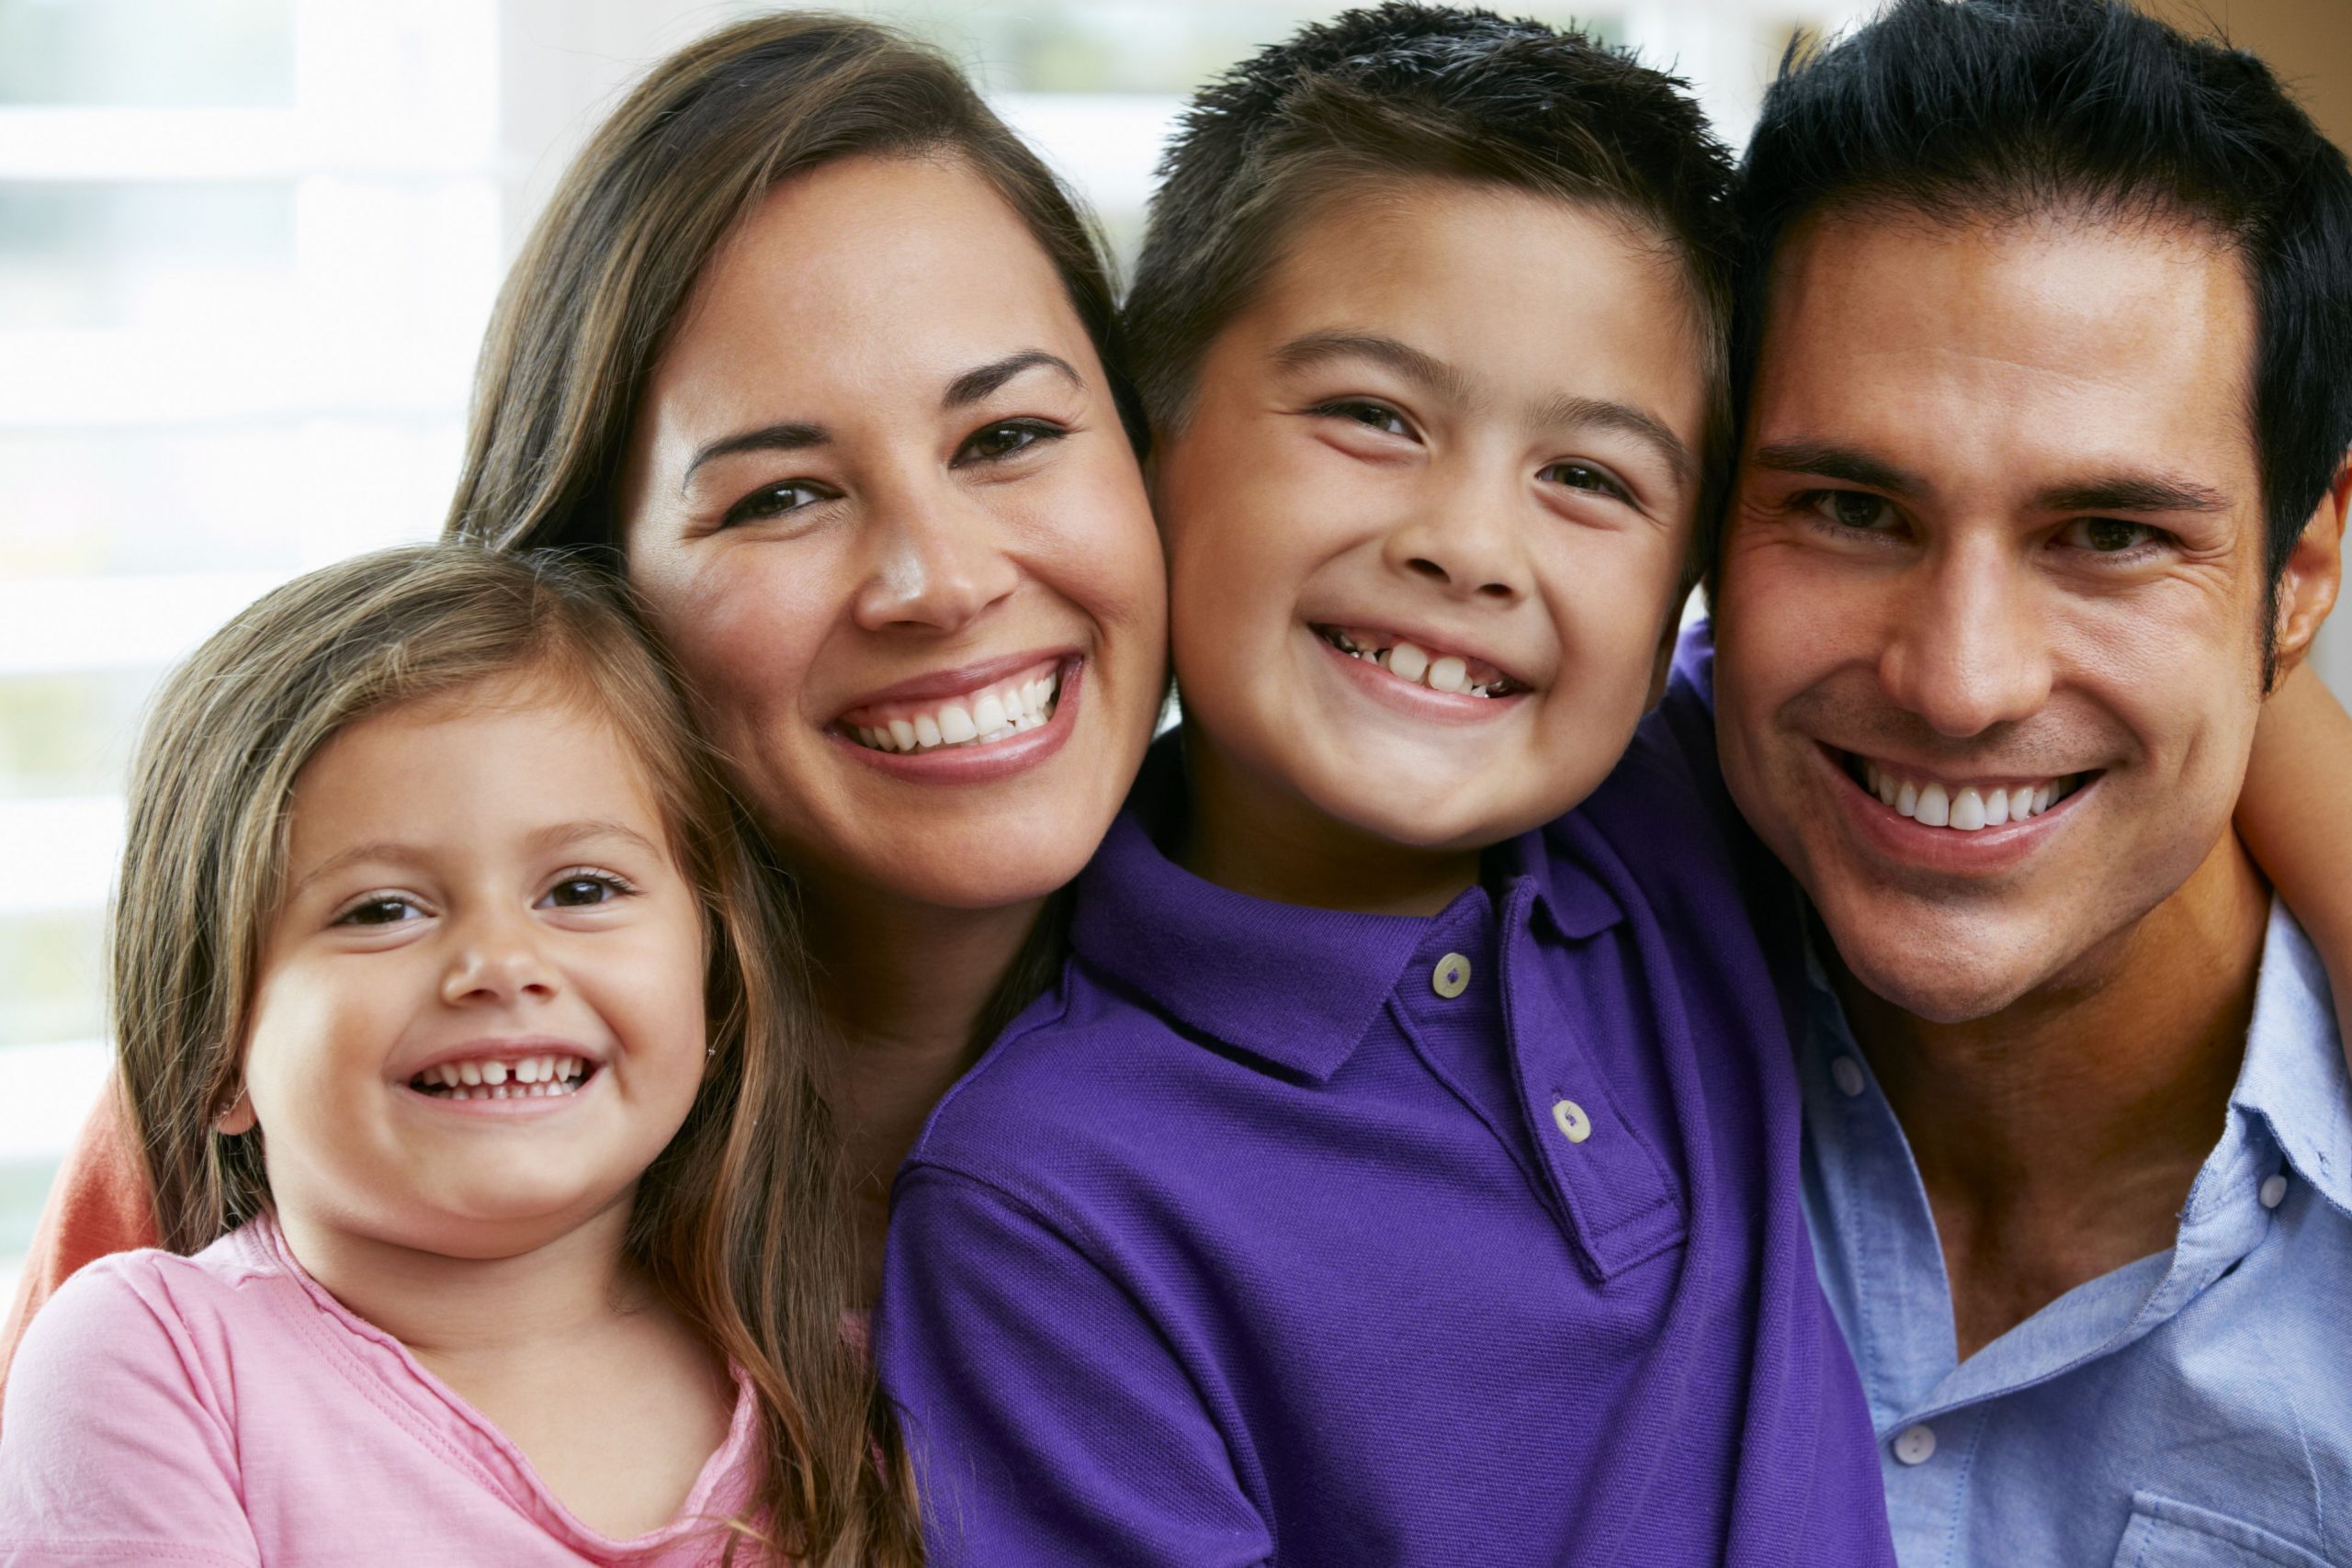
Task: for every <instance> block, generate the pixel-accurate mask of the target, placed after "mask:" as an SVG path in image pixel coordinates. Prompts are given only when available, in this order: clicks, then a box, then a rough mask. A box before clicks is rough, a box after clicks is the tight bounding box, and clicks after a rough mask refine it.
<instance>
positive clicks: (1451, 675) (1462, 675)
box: [1429, 653, 1470, 692]
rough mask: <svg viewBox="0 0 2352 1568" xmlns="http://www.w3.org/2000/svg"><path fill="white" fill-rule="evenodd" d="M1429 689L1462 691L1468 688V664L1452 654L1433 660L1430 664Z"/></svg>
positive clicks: (1435, 690) (1434, 690)
mask: <svg viewBox="0 0 2352 1568" xmlns="http://www.w3.org/2000/svg"><path fill="white" fill-rule="evenodd" d="M1429 682H1430V690H1431V691H1433V692H1464V691H1467V690H1469V688H1470V666H1469V665H1468V664H1466V663H1464V661H1463V660H1459V659H1456V658H1455V657H1454V656H1453V654H1450V653H1449V654H1447V655H1446V656H1445V657H1444V658H1442V659H1439V660H1432V661H1431V662H1430V674H1429Z"/></svg>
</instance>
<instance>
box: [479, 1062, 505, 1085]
mask: <svg viewBox="0 0 2352 1568" xmlns="http://www.w3.org/2000/svg"><path fill="white" fill-rule="evenodd" d="M481 1081H482V1082H484V1083H486V1084H503V1083H504V1082H505V1081H506V1064H505V1063H503V1062H484V1063H483V1064H482V1065H481Z"/></svg>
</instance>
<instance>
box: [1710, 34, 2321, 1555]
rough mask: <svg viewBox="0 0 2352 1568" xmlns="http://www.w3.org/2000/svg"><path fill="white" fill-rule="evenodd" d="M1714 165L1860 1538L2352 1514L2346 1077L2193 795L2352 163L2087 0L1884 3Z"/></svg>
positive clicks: (2158, 1551) (1811, 1191)
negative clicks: (1747, 258) (1862, 1450)
mask: <svg viewBox="0 0 2352 1568" xmlns="http://www.w3.org/2000/svg"><path fill="white" fill-rule="evenodd" d="M1744 180H1745V197H1744V199H1745V202H1746V206H1747V220H1748V222H1749V225H1750V243H1751V244H1752V246H1753V247H1754V250H1753V254H1752V257H1751V262H1750V266H1749V269H1748V270H1749V275H1750V276H1749V283H1750V288H1749V295H1748V300H1749V304H1750V305H1751V307H1752V308H1751V309H1750V310H1749V311H1748V325H1747V338H1746V340H1745V343H1744V344H1743V348H1744V352H1743V355H1742V358H1741V374H1742V376H1743V378H1744V383H1745V385H1746V388H1747V397H1748V403H1747V429H1746V434H1745V438H1744V443H1743V447H1742V457H1741V462H1740V467H1739V472H1738V476H1737V479H1736V485H1735V494H1734V497H1733V500H1732V503H1731V509H1730V515H1729V517H1728V520H1727V523H1726V528H1725V535H1724V545H1723V552H1722V556H1721V559H1720V564H1719V571H1718V575H1717V579H1716V582H1715V587H1716V593H1715V604H1716V624H1715V638H1716V649H1717V665H1716V675H1715V682H1716V684H1715V694H1716V703H1717V709H1716V716H1717V731H1718V739H1719V744H1720V747H1721V757H1722V762H1723V767H1724V776H1725V779H1726V782H1727V783H1728V784H1729V785H1730V787H1731V790H1732V793H1733V795H1734V797H1735V798H1736V802H1737V804H1738V805H1739V807H1740V808H1741V809H1742V811H1743V812H1744V814H1745V815H1746V816H1747V818H1748V820H1749V821H1750V823H1751V824H1752V825H1753V826H1754V827H1755V829H1757V831H1758V834H1759V835H1760V836H1761V837H1762V839H1763V840H1765V842H1766V843H1767V844H1768V845H1769V846H1770V849H1771V850H1772V851H1773V852H1775V853H1777V854H1778V856H1779V857H1780V859H1781V862H1782V863H1785V865H1786V866H1787V867H1788V868H1789V870H1790V871H1791V872H1792V873H1793V874H1794V875H1795V877H1796V879H1797V881H1798V882H1799V883H1800V884H1801V885H1802V886H1803V889H1804V896H1805V900H1804V902H1805V905H1806V907H1807V908H1809V911H1810V919H1811V920H1812V921H1813V922H1814V924H1813V925H1812V927H1811V931H1812V938H1811V966H1812V971H1813V986H1812V988H1811V996H1810V998H1809V1008H1810V1012H1809V1019H1808V1023H1807V1028H1806V1033H1807V1040H1806V1042H1805V1044H1804V1050H1803V1060H1802V1062H1801V1068H1802V1071H1803V1074H1804V1084H1805V1094H1806V1097H1807V1111H1806V1116H1807V1134H1808V1145H1807V1156H1806V1162H1807V1168H1806V1188H1807V1201H1808V1211H1809V1217H1810V1219H1811V1220H1812V1222H1813V1226H1814V1232H1815V1252H1816V1256H1817V1259H1818V1261H1819V1263H1820V1266H1821V1271H1822V1276H1823V1280H1824V1283H1825V1284H1826V1287H1827V1288H1828V1291H1829V1294H1830V1297H1831V1300H1832V1302H1833V1303H1834V1305H1835V1306H1836V1307H1837V1309H1838V1315H1839V1319H1840V1322H1841V1325H1842V1326H1843V1327H1844V1328H1845V1330H1846V1333H1847V1337H1848V1340H1849V1344H1850V1345H1851V1347H1852V1348H1853V1351H1854V1355H1855V1359H1856V1361H1857V1363H1858V1365H1859V1367H1860V1372H1861V1375H1862V1381H1863V1385H1864V1388H1865V1390H1866V1392H1867V1393H1868V1395H1869V1397H1870V1401H1871V1413H1872V1417H1873V1420H1874V1423H1875V1425H1876V1426H1877V1427H1878V1430H1879V1433H1880V1437H1881V1448H1882V1459H1883V1479H1884V1481H1885V1483H1886V1491H1887V1496H1888V1502H1889V1506H1890V1511H1891V1514H1892V1517H1893V1521H1894V1532H1895V1540H1896V1545H1897V1550H1898V1553H1899V1554H1900V1556H1901V1557H1902V1559H1903V1561H1904V1562H1905V1564H1906V1565H1908V1568H1920V1565H1924V1564H1928V1563H1939V1564H1940V1563H1963V1562H1965V1563H1984V1564H1996V1563H1997V1564H2015V1563H2052V1564H2055V1563H2068V1564H2091V1563H2102V1564H2103V1563H2107V1562H2117V1563H2131V1564H2149V1565H2154V1564H2158V1563H2184V1564H2185V1563H2192V1562H2193V1563H2199V1564H2213V1563H2225V1562H2226V1563H2240V1562H2243V1563H2257V1562H2259V1563H2286V1564H2312V1565H2316V1564H2321V1563H2344V1562H2352V1310H2347V1308H2346V1302H2347V1300H2352V1090H2347V1086H2346V1078H2345V1067H2344V1063H2343V1059H2342V1056H2341V1054H2340V1051H2339V1046H2338V1041H2337V1036H2336V1032H2335V1025H2334V1023H2333V1021H2332V1018H2331V1013H2330V1000H2329V994H2328V991H2327V988H2326V984H2325V980H2324V976H2323V974H2322V972H2321V969H2320V967H2319V964H2318V962H2317V960H2316V959H2315V958H2314V956H2313V953H2312V950H2311V949H2310V947H2309V945H2308V944H2307V943H2306V942H2305V940H2304V938H2303V936H2302V934H2301V931H2300V930H2299V929H2298V927H2297V926H2296V924H2295V922H2294V921H2293V920H2292V919H2290V918H2289V917H2288V916H2287V915H2286V914H2285V913H2284V912H2283V910H2282V909H2279V908H2274V905H2273V901H2272V898H2271V896H2270V893H2269V891H2268V889H2267V886H2265V885H2264V883H2263V881H2262V880H2261V878H2260V876H2259V875H2258V874H2257V873H2256V869H2255V867H2254V865H2253V863H2251V862H2250V861H2249V859H2248V858H2247V856H2246V854H2245V851H2244V850H2243V849H2242V848H2241V847H2240V845H2239V842H2238V840H2237V839H2236V837H2235V836H2234V835H2233V833H2232V831H2231V824H2230V818H2231V811H2232V807H2233V803H2234V802H2235V801H2236V799H2237V797H2238V794H2239V790H2240V786H2241V784H2242V783H2243V781H2244V779H2245V771H2246V765H2247V758H2248V755H2249V750H2250V748H2251V745H2252V740H2253V736H2254V731H2255V727H2256V720H2257V718H2258V717H2259V716H2261V714H2262V712H2263V710H2264V706H2265V703H2266V700H2267V698H2268V696H2269V694H2271V693H2272V692H2273V691H2274V690H2275V689H2276V687H2277V685H2278V682H2280V681H2281V680H2283V679H2284V678H2285V677H2286V675H2287V674H2288V672H2290V671H2293V670H2294V669H2295V667H2296V666H2297V664H2298V662H2299V661H2300V660H2301V659H2302V657H2303V655H2304V653H2305V651H2306V650H2307V649H2309V647H2310V644H2311V640H2312V635H2313V633H2314V632H2316V631H2317V629H2318V627H2319V625H2320V623H2321V621H2322V620H2323V619H2324V616H2325V615H2326V614H2327V611H2328V609H2329V608H2330V606H2331V605H2332V604H2333V602H2334V600H2335V592H2336V587H2337V581H2338V576H2339V571H2340V559H2339V551H2340V544H2341V537H2342V532H2343V525H2344V513H2345V506H2346V493H2347V490H2352V468H2347V467H2346V462H2345V456H2346V445H2347V442H2352V384H2347V383H2346V379H2345V377H2344V370H2345V367H2346V365H2347V364H2352V175H2347V173H2346V166H2345V162H2344V159H2343V157H2342V155H2341V154H2340V153H2338V152H2336V151H2335V149H2334V148H2333V147H2331V146H2329V145H2328V143H2327V142H2326V141H2324V139H2323V138H2322V137H2321V136H2320V135H2319V133H2318V132H2317V131H2316V130H2314V129H2313V128H2312V124H2311V122H2310V121H2309V119H2308V118H2306V117H2305V116H2304V115H2303V114H2302V113H2301V111H2300V110H2299V109H2297V108H2296V107H2294V105H2293V104H2292V103H2291V102H2290V100H2289V99H2288V98H2287V97H2286V96H2285V95H2284V94H2283V93H2282V92H2281V90H2280V89H2279V87H2278V84H2277V82H2276V81H2275V80H2274V79H2273V78H2272V77H2271V75H2270V73H2268V72H2267V70H2265V69H2264V68H2263V67H2262V66H2261V65H2260V64H2259V62H2256V61H2254V60H2253V59H2251V58H2250V57H2248V56H2245V55H2243V54H2237V53H2233V52H2231V51H2226V50H2224V49H2222V48H2221V47H2218V46H2215V45H2211V44H2208V43H2201V42H2191V41H2190V40H2188V39H2185V38H2183V37H2182V36H2180V35H2179V34H2177V33H2175V32H2172V31H2171V30H2169V29H2167V28H2164V27H2162V26H2161V25H2160V24H2158V23H2156V22H2154V21H2153V20H2151V19H2149V18H2147V17H2143V16H2141V15H2139V14H2137V13H2135V12H2132V11H2131V10H2128V9H2126V8H2124V7H2123V6H2120V5H2113V4H2108V3H2105V0H1959V3H1956V4H1955V3H1951V0H1897V3H1896V4H1895V5H1894V6H1893V7H1892V8H1891V9H1889V10H1888V11H1887V12H1886V13H1885V14H1883V16H1882V17H1880V18H1879V19H1878V20H1877V21H1876V22H1874V23H1873V24H1871V25H1870V26H1869V27H1867V28H1863V29H1861V30H1860V32H1859V33H1857V34H1855V35H1853V36H1852V37H1850V38H1849V39H1847V40H1845V41H1844V42H1842V43H1840V44H1838V46H1836V47H1834V48H1831V49H1829V50H1826V51H1824V52H1822V53H1821V54H1820V55H1818V56H1817V57H1816V58H1815V59H1813V60H1812V61H1811V62H1807V63H1805V64H1804V65H1802V66H1798V67H1795V68H1793V69H1792V70H1791V71H1789V72H1788V73H1784V76H1783V79H1782V80H1781V83H1780V84H1779V85H1777V86H1776V87H1775V88H1774V90H1773V92H1772V93H1771V95H1770V97H1769V98H1768V99H1767V101H1766V104H1765V107H1764V111H1763V115H1762V118H1761V121H1760V123H1759V125H1758V129H1757V131H1756V134H1755V137H1754V139H1753V141H1752V142H1751V143H1750V148H1749V152H1748V154H1747V164H1746V167H1745V170H1744ZM2322 787H2325V788H2329V789H2337V788H2341V787H2342V785H2341V784H2340V783H2339V782H2337V781H2335V780H2333V779H2331V780H2329V781H2327V783H2326V784H2324V786H2322Z"/></svg>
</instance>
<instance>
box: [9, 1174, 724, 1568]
mask: <svg viewBox="0 0 2352 1568" xmlns="http://www.w3.org/2000/svg"><path fill="white" fill-rule="evenodd" d="M736 1388H737V1392H736V1403H735V1417H734V1421H733V1423H732V1424H731V1426H730V1427H729V1431H728V1434H727V1440H726V1442H725V1443H724V1444H722V1445H721V1446H720V1448H719V1450H718V1452H717V1453H715V1454H713V1455H711V1457H710V1460H709V1462H707V1464H705V1465H704V1466H703V1469H702V1474H701V1475H700V1477H699V1478H697V1479H696V1481H695V1487H694V1491H693V1492H692V1493H691V1494H690V1495H688V1496H687V1498H686V1501H685V1505H684V1507H682V1508H681V1509H680V1510H679V1512H678V1517H677V1518H676V1519H674V1520H673V1521H672V1522H671V1523H669V1524H668V1525H665V1526H663V1527H662V1529H658V1530H655V1531H653V1532H652V1533H651V1534H649V1535H641V1536H639V1537H637V1538H635V1539H634V1540H613V1539H612V1538H610V1537H609V1536H605V1535H600V1534H598V1533H597V1532H596V1531H594V1530H593V1529H589V1528H588V1527H587V1526H586V1525H584V1524H582V1523H581V1522H580V1520H579V1519H577V1518H575V1517H573V1516H572V1514H571V1511H570V1510H569V1509H567V1508H566V1507H565V1506H563V1505H562V1504H561V1503H560V1502H558V1501H557V1500H556V1497H555V1495H554V1494H553V1493H551V1492H549V1491H548V1489H547V1487H546V1486H545V1484H543V1483H541V1482H540V1480H539V1478H538V1477H537V1474H535V1473H534V1472H532V1469H531V1466H530V1463H529V1461H526V1459H525V1458H524V1457H523V1455H522V1453H521V1452H520V1451H519V1450H516V1449H515V1446H514V1445H513V1444H512V1443H510V1442H508V1441H507V1440H506V1439H505V1438H503V1437H502V1436H500V1435H499V1432H498V1430H497V1428H495V1427H492V1425H491V1424H490V1423H489V1422H488V1421H487V1420H485V1419H483V1417H482V1416H481V1415H480V1414H478V1413H477V1412H476V1411H474V1410H473V1409H472V1408H471V1407H469V1405H468V1404H466V1403H465V1401H463V1400H462V1399H459V1398H458V1396H457V1394H456V1393H452V1392H451V1391H450V1389H449V1387H448V1385H447V1384H446V1383H444V1382H441V1380H440V1379H438V1378H436V1377H435V1376H434V1375H433V1374H432V1373H431V1372H429V1371H425V1369H424V1367H423V1366H421V1365H420V1364H418V1362H417V1360H416V1359H415V1358H414V1357H413V1356H411V1355H410V1354H409V1353H408V1350H407V1349H406V1348H404V1347H403V1346H401V1343H400V1342H399V1341H398V1340H396V1339H394V1338H392V1337H390V1335H388V1334H385V1333H383V1332H382V1331H381V1330H379V1329H377V1328H374V1327H372V1326H370V1325H368V1324H367V1323H364V1322H362V1321H361V1320H360V1319H358V1318H356V1317H355V1316H353V1315H352V1314H350V1313H349V1312H346V1311H345V1309H344V1308H343V1306H342V1305H341V1304H340V1303H337V1302H336V1301H335V1300H334V1297H332V1296H330V1295H328V1294H327V1292H325V1291H323V1290H322V1289H321V1288H320V1287H319V1285H318V1283H317V1282H316V1281H315V1280H311V1277H310V1276H309V1275H308V1274H306V1273H304V1272H303V1271H302V1269H301V1266H300V1264H298V1263H296V1262H295V1261H294V1258H293V1256H292V1254H290V1253H289V1252H288V1251H287V1249H286V1243H285V1240H284V1238H283V1237H282V1236H281V1235H279V1234H278V1231H277V1226H276V1225H275V1224H271V1223H270V1222H268V1221H266V1220H261V1221H256V1222H255V1223H254V1224H250V1225H247V1226H245V1227H244V1228H243V1229H242V1230H239V1231H236V1232H234V1233H232V1234H231V1235H225V1236H223V1237H221V1238H220V1240H219V1241H217V1242H215V1243H213V1244H212V1245H211V1246H210V1247H207V1248H205V1249H204V1250H203V1251H202V1252H200V1253H198V1255H197V1256H196V1257H194V1258H181V1257H177V1256H175V1255H174V1254H172V1253H168V1252H154V1251H147V1252H127V1253H121V1254H119V1255H117V1256H115V1257H112V1258H102V1259H100V1260H99V1261H97V1262H96V1263H93V1264H91V1265H89V1266H88V1267H87V1268H85V1269H82V1270H81V1271H80V1272H79V1273H77V1274H75V1275H74V1278H73V1279H71V1280H67V1281H66V1283H65V1285H64V1287H63V1288H62V1290H60V1291H59V1292H57V1295H56V1297H55V1298H54V1299H53V1300H51V1302H50V1303H49V1304H48V1305H47V1306H46V1307H44V1308H43V1309H42V1310H41V1313H40V1316H39V1317H37V1318H35V1319H34V1320H33V1323H32V1325H31V1326H30V1328H29V1330H28V1332H27V1333H26V1335H25V1339H24V1344H23V1347H22V1348H20V1349H19V1350H18V1352H17V1363H16V1367H15V1370H14V1372H13V1374H12V1375H11V1376H10V1378H9V1379H8V1386H7V1395H6V1399H7V1405H6V1420H5V1421H0V1568H32V1565H33V1564H40V1565H41V1568H49V1565H51V1564H67V1563H73V1564H85V1563H102V1562H103V1563H116V1562H155V1563H178V1564H190V1565H202V1568H214V1565H220V1568H226V1565H229V1564H236V1565H238V1568H254V1565H256V1564H260V1563H270V1564H280V1563H334V1564H336V1565H337V1568H372V1565H375V1564H383V1565H385V1568H392V1565H395V1564H397V1565H398V1568H414V1565H415V1564H418V1563H427V1562H429V1563H436V1564H438V1563H451V1564H471V1563H482V1564H491V1563H496V1564H499V1565H500V1568H508V1565H513V1568H533V1565H537V1564H543V1563H544V1564H554V1563H564V1564H574V1563H582V1562H589V1563H596V1564H624V1563H625V1564H628V1565H629V1568H652V1565H657V1564H658V1565H659V1568H684V1565H685V1564H689V1563H706V1562H716V1561H718V1554H719V1552H720V1551H721V1550H722V1548H723V1545H724V1542H725V1540H726V1536H727V1532H726V1531H725V1530H724V1529H722V1528H718V1526H717V1525H715V1524H714V1522H713V1521H723V1520H725V1519H726V1518H728V1517H730V1516H731V1515H733V1514H735V1513H738V1512H740V1511H741V1508H742V1506H743V1504H744V1500H745V1499H746V1498H747V1497H748V1496H749V1495H750V1492H751V1476H752V1467H753V1466H754V1465H755V1464H756V1462H757V1455H756V1453H755V1451H754V1447H753V1445H754V1442H755V1440H756V1423H755V1421H754V1419H753V1416H754V1409H753V1404H752V1393H751V1390H750V1388H749V1386H748V1384H746V1383H745V1382H743V1380H742V1379H741V1376H740V1374H739V1376H738V1377H737V1380H736Z"/></svg>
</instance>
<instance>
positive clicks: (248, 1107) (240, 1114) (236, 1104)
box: [212, 1089, 254, 1138]
mask: <svg viewBox="0 0 2352 1568" xmlns="http://www.w3.org/2000/svg"><path fill="white" fill-rule="evenodd" d="M212 1130H213V1131H214V1132H216V1133H218V1134H220V1135H221V1136H222V1137H224V1138H235V1137H242V1136H243V1134H247V1133H250V1132H252V1131H253V1130H254V1102H253V1101H252V1100H248V1099H246V1098H245V1091H244V1090H243V1089H239V1090H238V1091H237V1098H236V1099H234V1100H231V1101H230V1102H229V1104H228V1108H227V1109H226V1110H224V1111H221V1112H220V1115H218V1116H215V1117H214V1118H213V1119H212Z"/></svg>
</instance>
